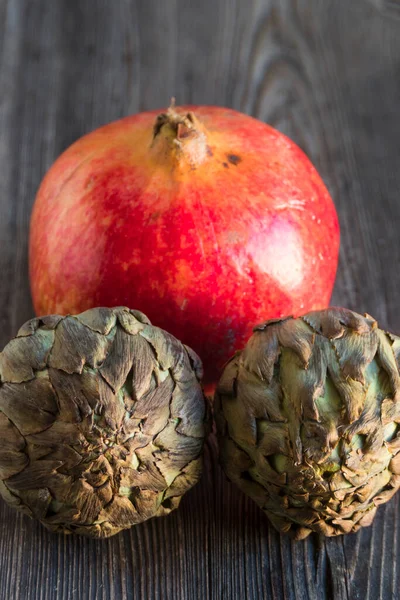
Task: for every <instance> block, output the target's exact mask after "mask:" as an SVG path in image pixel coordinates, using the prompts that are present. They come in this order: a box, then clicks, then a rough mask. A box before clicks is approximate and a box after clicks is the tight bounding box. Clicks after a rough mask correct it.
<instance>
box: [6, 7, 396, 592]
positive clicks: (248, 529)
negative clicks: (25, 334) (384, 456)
mask: <svg viewBox="0 0 400 600" xmlns="http://www.w3.org/2000/svg"><path fill="white" fill-rule="evenodd" d="M396 4H397V2H395V1H394V0H391V1H384V2H383V1H381V0H379V1H377V0H371V1H370V2H368V1H367V0H351V2H350V1H349V0H246V1H242V0H203V1H202V2H197V1H195V0H190V1H186V2H183V1H182V2H178V1H177V0H171V1H169V2H168V1H165V2H162V1H161V0H160V1H158V2H157V1H156V0H146V1H141V0H115V1H113V2H110V1H109V0H97V1H95V0H92V1H89V0H81V1H78V0H52V1H48V0H35V1H32V0H0V250H1V251H0V347H2V346H3V345H4V344H5V343H6V341H7V340H8V339H9V338H10V337H11V336H12V335H13V334H15V332H16V331H17V329H18V327H19V325H20V324H22V323H23V322H24V321H25V320H26V319H28V318H30V317H31V316H32V314H33V311H32V305H31V301H30V295H29V285H28V270H27V236H28V225H29V216H30V210H31V206H32V202H33V199H34V195H35V191H36V189H37V187H38V184H39V182H40V180H41V178H42V176H43V174H44V173H45V171H46V169H47V168H48V167H49V166H50V165H51V163H52V162H53V160H54V159H55V158H56V156H57V155H58V154H59V153H60V152H61V151H62V150H63V149H64V148H66V146H68V145H69V144H70V143H71V142H73V141H74V140H75V139H76V138H78V137H79V136H81V135H82V134H83V133H85V132H87V131H89V130H91V129H93V128H95V127H97V126H99V125H101V124H103V123H106V122H108V121H110V120H112V119H116V118H118V117H121V116H123V115H127V114H129V113H133V112H137V111H139V110H143V109H152V108H157V107H160V106H165V105H166V104H168V102H169V99H170V97H171V96H173V95H174V96H176V98H177V102H178V103H186V102H193V103H198V104H201V103H209V104H221V105H227V106H231V107H233V108H237V109H239V110H242V111H244V112H247V113H250V114H252V115H255V116H257V117H258V118H260V119H263V120H265V121H267V122H269V123H271V124H272V125H274V126H276V127H278V128H279V129H281V130H282V131H284V132H285V133H287V134H288V135H289V136H291V137H292V138H293V139H294V140H295V141H296V142H297V143H298V144H300V146H301V147H302V148H303V149H304V150H305V151H306V152H307V153H308V154H309V156H310V157H311V159H312V160H313V162H314V163H315V165H316V166H317V168H318V169H319V171H320V173H321V174H322V176H323V178H324V179H325V181H326V183H327V185H328V187H329V189H330V191H331V193H332V195H333V197H334V200H335V202H336V205H337V208H338V211H339V216H340V221H341V228H342V246H341V260H340V268H339V273H338V278H337V284H336V288H335V292H334V297H333V303H334V304H339V305H344V306H347V307H349V308H352V309H355V310H358V311H359V312H364V311H366V312H369V313H370V314H372V315H374V316H375V317H376V318H377V319H378V320H379V321H380V323H381V324H382V326H385V327H388V328H390V329H392V330H394V331H397V332H400V310H399V290H400V269H399V265H400V237H399V230H400V20H399V19H397V18H396V17H395V14H396ZM379 7H386V8H387V9H389V10H386V11H385V12H382V13H381V12H380V11H379ZM399 505H400V498H399V497H395V498H394V499H393V500H392V501H391V502H390V503H389V504H388V505H387V506H385V507H381V508H380V509H379V511H378V516H377V518H376V520H375V522H374V525H373V526H372V527H371V528H369V529H365V530H364V531H361V532H360V533H358V534H355V535H350V536H347V537H340V538H336V539H330V540H326V541H320V540H318V539H317V538H310V539H308V540H307V541H305V542H298V543H293V542H291V541H290V540H288V539H286V538H284V537H281V536H279V535H278V534H277V533H276V532H275V531H274V530H273V529H272V528H271V527H270V526H269V525H268V522H267V520H266V518H265V517H264V516H263V515H262V513H261V512H260V511H259V510H258V508H257V507H256V506H255V505H254V504H253V503H252V502H251V501H250V500H247V499H246V498H245V497H244V496H243V495H241V494H240V493H239V492H238V490H236V489H234V488H233V487H232V486H231V485H230V484H229V483H227V482H226V481H225V480H224V477H223V476H222V473H221V471H220V468H219V467H218V465H217V463H216V447H215V441H214V439H213V438H211V439H210V441H209V442H208V444H207V448H206V452H205V473H204V477H203V479H202V481H201V483H200V484H199V485H198V486H197V487H196V488H195V489H193V490H192V491H191V492H190V493H189V494H188V495H187V497H186V498H185V499H184V501H183V503H182V505H181V508H180V509H179V511H177V512H176V513H175V514H173V515H172V516H170V517H168V518H164V519H159V520H154V521H151V522H148V523H147V524H144V525H141V526H137V527H136V528H134V529H132V530H131V531H129V532H126V533H123V534H120V535H118V536H116V537H114V538H112V539H110V540H108V541H103V542H95V541H91V540H87V539H82V538H77V539H73V538H63V537H57V536H54V535H51V534H49V533H47V532H46V531H45V530H44V529H43V528H41V527H40V526H39V525H38V524H36V523H34V522H32V521H30V520H29V519H28V518H26V517H21V516H19V515H18V514H17V513H15V512H13V511H12V510H11V509H9V508H7V507H6V506H5V504H4V503H3V502H1V503H0V532H1V533H0V599H1V600H3V599H10V598H11V599H13V600H14V599H21V600H30V599H40V600H52V599H62V600H72V599H79V600H81V599H86V598H90V599H91V600H94V599H96V600H102V599H108V598H109V599H113V600H114V599H128V598H129V599H131V598H132V599H137V600H152V599H157V600H166V599H168V600H175V599H179V600H180V599H193V600H197V599H199V600H203V599H213V600H214V599H215V600H217V599H218V600H219V599H224V600H225V599H226V600H231V599H232V600H245V599H251V600H255V599H257V600H258V599H263V598H268V599H269V598H271V599H274V600H278V599H281V598H285V599H289V598H290V599H294V598H295V599H297V600H308V599H318V600H324V599H327V600H332V599H335V600H336V599H337V600H342V599H351V600H354V599H359V600H364V599H369V600H377V599H378V598H381V599H385V600H389V599H397V598H400V559H398V558H397V555H398V554H399V551H400V548H399V544H400V514H399Z"/></svg>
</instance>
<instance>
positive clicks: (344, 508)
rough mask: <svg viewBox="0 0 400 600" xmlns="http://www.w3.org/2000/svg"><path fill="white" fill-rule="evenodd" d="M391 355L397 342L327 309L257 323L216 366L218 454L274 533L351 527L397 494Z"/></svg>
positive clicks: (397, 403)
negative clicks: (227, 358)
mask: <svg viewBox="0 0 400 600" xmlns="http://www.w3.org/2000/svg"><path fill="white" fill-rule="evenodd" d="M399 361H400V338H399V337H397V336H395V335H392V334H390V333H387V332H385V331H382V330H381V329H379V328H378V325H377V322H376V321H375V320H374V319H373V318H372V317H370V316H368V315H365V316H364V317H363V316H361V315H358V314H356V313H354V312H351V311H350V310H346V309H341V308H330V309H326V310H322V311H316V312H310V313H308V314H306V315H305V316H303V317H299V318H296V319H294V318H287V319H282V320H272V321H267V322H266V323H264V324H262V325H260V326H257V327H256V328H255V329H254V334H253V336H252V337H251V338H250V340H249V342H248V343H247V345H246V347H245V348H244V350H242V351H241V352H238V353H237V354H236V355H235V356H234V357H233V358H232V359H231V361H230V362H229V363H228V364H227V365H226V367H225V370H224V372H223V375H222V377H221V380H220V382H219V385H218V387H217V392H216V397H215V414H216V420H217V428H218V436H219V445H220V460H221V463H222V466H223V468H224V470H225V472H226V474H227V476H228V478H229V479H230V480H231V481H232V482H234V483H235V484H237V485H238V486H239V488H240V489H241V490H243V492H245V493H246V494H248V495H249V496H250V497H251V498H252V499H253V500H255V501H256V502H257V504H258V505H259V506H260V507H261V508H262V509H263V511H264V512H265V513H266V514H267V516H268V517H269V519H270V521H271V522H272V524H273V525H274V526H275V527H276V528H277V529H278V530H279V531H281V532H285V533H289V534H291V535H292V536H293V537H294V538H296V539H302V538H305V537H307V536H308V535H309V534H310V533H311V532H312V531H315V532H318V533H320V534H323V535H326V536H335V535H340V534H344V533H350V532H354V531H357V530H358V529H359V528H360V527H362V526H366V525H370V524H371V523H372V520H373V518H374V515H375V512H376V510H377V506H378V505H379V504H382V503H384V502H386V501H387V500H389V499H390V498H391V497H392V496H393V494H394V493H395V492H396V491H397V489H398V488H399V486H400V475H399V473H400V454H399V450H400V433H399V423H400V377H399Z"/></svg>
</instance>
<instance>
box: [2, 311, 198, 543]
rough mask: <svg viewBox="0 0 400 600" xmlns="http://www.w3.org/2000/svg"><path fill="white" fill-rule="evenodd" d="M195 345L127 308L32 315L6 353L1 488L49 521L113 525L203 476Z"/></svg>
mask: <svg viewBox="0 0 400 600" xmlns="http://www.w3.org/2000/svg"><path fill="white" fill-rule="evenodd" d="M201 375H202V366H201V362H200V360H199V358H198V357H197V355H196V354H195V353H194V352H193V351H192V350H190V349H189V348H187V347H185V346H184V345H182V344H181V343H180V342H179V341H178V340H176V339H175V338H174V337H173V336H172V335H170V334H168V333H166V332H165V331H162V330H161V329H158V328H157V327H153V326H152V325H151V323H150V321H149V320H148V319H147V317H146V316H145V315H143V314H142V313H140V312H139V311H134V310H129V309H127V308H114V309H107V308H98V309H92V310H88V311H86V312H84V313H82V314H80V315H76V316H67V317H61V316H54V315H53V316H47V317H42V318H36V319H33V320H31V321H28V322H27V323H26V324H25V325H23V326H22V327H21V329H20V330H19V332H18V334H17V337H16V338H15V339H13V340H12V341H11V342H10V343H9V344H8V345H7V346H6V347H5V348H4V350H3V352H2V353H0V381H1V383H0V436H1V439H2V444H1V448H0V493H1V495H2V497H3V498H4V500H5V501H6V502H7V503H8V504H10V505H11V506H13V507H15V508H17V509H19V510H21V511H23V512H24V513H26V514H28V515H30V516H32V517H36V518H37V519H39V521H40V522H41V523H42V524H43V525H45V526H46V527H47V528H48V529H50V530H51V531H56V532H63V533H78V534H84V535H87V536H91V537H109V536H111V535H114V534H115V533H118V532H119V531H121V530H123V529H126V528H129V527H131V526H132V525H134V524H136V523H140V522H142V521H145V520H146V519H149V518H151V517H154V516H161V515H166V514H168V513H169V512H170V511H171V510H173V509H175V508H176V507H177V506H178V504H179V502H180V500H181V497H182V495H183V494H184V493H185V492H186V491H187V490H188V489H189V488H191V487H192V486H193V485H194V484H195V483H196V482H197V480H198V479H199V476H200V472H201V463H202V459H201V454H202V447H203V442H204V436H205V428H204V423H205V418H206V411H205V401H204V396H203V392H202V389H201V385H200V383H199V382H200V379H201Z"/></svg>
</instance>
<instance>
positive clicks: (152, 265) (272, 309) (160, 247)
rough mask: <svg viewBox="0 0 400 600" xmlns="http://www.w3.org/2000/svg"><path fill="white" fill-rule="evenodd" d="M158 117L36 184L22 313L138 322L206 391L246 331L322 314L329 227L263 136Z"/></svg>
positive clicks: (329, 218)
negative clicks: (29, 299) (181, 359)
mask: <svg viewBox="0 0 400 600" xmlns="http://www.w3.org/2000/svg"><path fill="white" fill-rule="evenodd" d="M158 112H159V111H152V112H144V113H140V114H137V115H134V116H131V117H127V118H124V119H121V120H119V121H116V122H113V123H111V124H109V125H106V126H104V127H101V128H100V129H97V130H96V131H94V132H92V133H89V134H88V135H86V136H84V137H82V138H81V139H79V140H78V141H77V142H75V143H74V144H73V145H72V146H70V148H68V149H67V150H66V151H65V152H64V153H63V154H62V155H61V156H60V157H59V158H58V160H57V161H56V162H55V163H54V165H53V166H52V167H51V168H50V170H49V171H48V173H47V174H46V176H45V178H44V180H43V182H42V184H41V186H40V188H39V191H38V194H37V197H36V201H35V205H34V209H33V213H32V218H31V229H30V249H29V250H30V252H29V253H30V281H31V290H32V296H33V302H34V307H35V311H36V314H38V315H44V314H51V313H57V314H68V313H79V312H82V311H84V310H86V309H89V308H92V307H95V306H107V307H113V306H119V305H125V306H129V307H131V308H135V309H138V310H141V311H144V312H145V313H146V314H147V315H148V316H149V318H150V319H151V321H152V322H153V324H154V325H158V326H159V327H162V328H164V329H166V330H168V331H170V332H171V333H172V334H173V335H175V336H176V337H177V338H179V339H180V340H182V341H183V342H184V343H185V344H187V345H189V346H190V347H192V348H193V349H194V350H195V351H196V352H197V353H198V354H199V355H200V357H201V358H202V360H203V363H204V367H205V382H206V383H213V382H214V381H216V379H217V377H218V374H219V369H220V368H221V367H222V365H223V364H224V363H225V362H226V360H227V359H228V358H229V357H230V356H231V355H232V354H233V353H234V352H235V350H237V349H239V348H241V347H243V345H244V344H245V342H246V341H247V339H248V337H249V336H250V334H251V331H252V326H253V325H255V324H257V323H259V322H260V321H264V320H267V319H271V318H279V317H282V316H285V315H294V316H298V315H299V314H304V313H306V312H309V311H311V310H318V309H321V308H325V307H326V306H328V305H329V301H330V297H331V293H332V289H333V284H334V280H335V275H336V269H337V261H338V250H339V223H338V218H337V214H336V211H335V207H334V204H333V202H332V200H331V198H330V196H329V193H328V191H327V189H326V187H325V185H324V184H323V182H322V180H321V178H320V177H319V175H318V173H317V171H316V170H315V168H314V167H313V166H312V164H311V162H310V161H309V159H308V158H307V157H306V155H305V154H304V153H303V152H302V151H301V150H300V148H298V146H296V144H294V143H293V142H292V141H291V140H289V139H288V138H287V137H286V136H284V135H283V134H281V133H280V132H278V131H277V130H275V129H273V128H272V127H270V126H268V125H266V124H264V123H262V122H260V121H258V120H256V119H253V118H251V117H249V116H246V115H244V114H241V113H239V112H236V111H234V110H230V109H226V108H221V107H214V106H183V107H180V108H178V109H177V112H175V111H169V112H167V113H164V114H163V115H162V116H161V118H160V117H159V118H158V119H157V115H158ZM188 113H189V115H191V116H190V120H189V121H187V120H186V121H185V119H187V117H186V116H185V115H187V114H188ZM193 114H194V115H195V116H193ZM163 119H164V120H163ZM180 121H182V122H180ZM155 123H156V125H155Z"/></svg>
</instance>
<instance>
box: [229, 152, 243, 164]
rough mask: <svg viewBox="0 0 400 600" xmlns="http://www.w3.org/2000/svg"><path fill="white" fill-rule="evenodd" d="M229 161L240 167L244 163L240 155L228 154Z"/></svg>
mask: <svg viewBox="0 0 400 600" xmlns="http://www.w3.org/2000/svg"><path fill="white" fill-rule="evenodd" d="M226 156H227V159H228V160H229V162H230V163H231V164H232V165H235V166H236V165H238V164H239V163H240V162H241V161H242V157H241V156H239V155H238V154H227V155H226Z"/></svg>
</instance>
